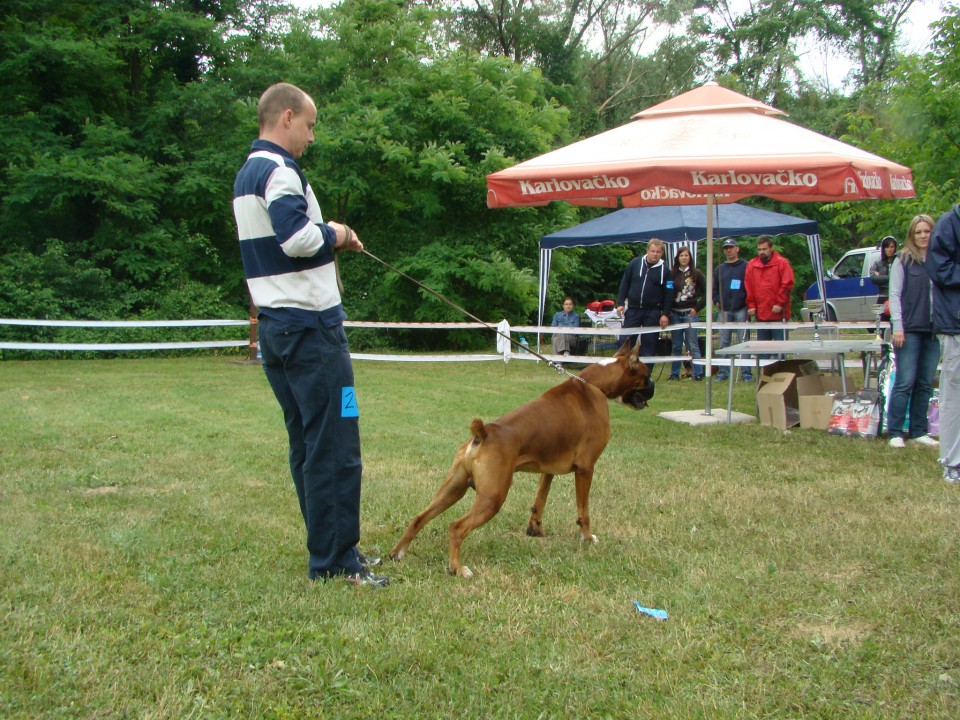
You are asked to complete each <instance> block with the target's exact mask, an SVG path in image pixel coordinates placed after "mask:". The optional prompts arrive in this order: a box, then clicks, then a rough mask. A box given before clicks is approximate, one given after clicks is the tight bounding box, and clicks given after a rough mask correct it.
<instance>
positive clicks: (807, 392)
mask: <svg viewBox="0 0 960 720" xmlns="http://www.w3.org/2000/svg"><path fill="white" fill-rule="evenodd" d="M782 362H784V363H790V365H788V367H792V368H793V370H794V371H796V372H782V371H781V372H777V373H774V374H772V375H767V374H766V372H765V373H764V375H763V376H762V377H761V378H760V387H759V389H758V390H757V409H758V411H759V413H760V424H761V425H767V426H769V427H775V428H777V429H778V430H786V429H787V428H791V427H793V426H794V425H800V427H804V428H818V429H821V430H826V428H827V423H828V422H829V420H830V413H831V411H832V409H833V397H832V395H827V394H826V393H835V392H837V391H839V390H840V388H841V387H842V382H843V381H842V379H841V378H840V377H839V376H832V375H821V374H820V370H819V368H818V367H817V364H816V363H814V362H812V361H809V360H787V361H782ZM774 366H781V367H782V365H781V363H775V364H774V365H773V366H768V368H766V369H765V370H768V369H769V368H770V367H774Z"/></svg>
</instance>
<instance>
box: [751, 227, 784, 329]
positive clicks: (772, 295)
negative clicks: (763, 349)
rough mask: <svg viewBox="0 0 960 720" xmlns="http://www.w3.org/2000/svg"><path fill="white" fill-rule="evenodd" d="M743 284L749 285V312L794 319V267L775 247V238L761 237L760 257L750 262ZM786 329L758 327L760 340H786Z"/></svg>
mask: <svg viewBox="0 0 960 720" xmlns="http://www.w3.org/2000/svg"><path fill="white" fill-rule="evenodd" d="M743 284H744V285H746V288H747V315H749V316H750V317H751V318H756V319H757V320H759V321H760V322H785V321H786V320H789V319H790V292H791V291H792V290H793V268H792V267H790V262H789V261H788V260H787V259H786V258H785V257H784V256H783V255H781V254H780V253H778V252H776V251H775V250H774V249H773V238H771V237H770V236H769V235H761V236H760V237H758V238H757V257H755V258H754V259H753V260H751V261H750V262H749V263H747V271H746V275H745V277H744V281H743ZM785 338H786V335H785V332H784V331H783V330H774V329H772V328H759V329H757V340H784V339H785Z"/></svg>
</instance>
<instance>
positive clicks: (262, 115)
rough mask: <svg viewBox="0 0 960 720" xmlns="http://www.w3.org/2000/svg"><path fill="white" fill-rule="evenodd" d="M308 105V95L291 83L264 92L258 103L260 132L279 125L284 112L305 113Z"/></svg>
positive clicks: (274, 86)
mask: <svg viewBox="0 0 960 720" xmlns="http://www.w3.org/2000/svg"><path fill="white" fill-rule="evenodd" d="M306 104H307V94H306V93H305V92H304V91H303V90H301V89H300V88H298V87H297V86H296V85H291V84H290V83H277V84H276V85H271V86H270V87H268V88H267V89H266V90H264V92H263V95H261V96H260V102H259V103H257V120H258V121H259V122H260V130H264V129H268V128H272V127H273V126H274V125H276V124H277V120H279V119H280V115H281V114H282V113H283V111H284V110H293V114H294V115H299V114H300V113H301V112H303V108H304V106H305V105H306Z"/></svg>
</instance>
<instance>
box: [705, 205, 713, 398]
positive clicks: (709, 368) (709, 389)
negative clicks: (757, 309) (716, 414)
mask: <svg viewBox="0 0 960 720" xmlns="http://www.w3.org/2000/svg"><path fill="white" fill-rule="evenodd" d="M706 351H707V357H706V363H707V364H706V365H705V366H704V368H703V371H704V373H706V376H707V382H706V383H704V385H705V386H706V388H705V390H706V393H707V397H706V399H705V400H704V410H703V414H704V415H712V414H713V413H712V412H711V403H710V401H711V399H712V397H713V195H707V342H706Z"/></svg>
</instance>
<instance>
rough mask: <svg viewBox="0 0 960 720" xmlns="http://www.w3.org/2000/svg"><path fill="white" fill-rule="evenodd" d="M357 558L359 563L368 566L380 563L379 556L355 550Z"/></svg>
mask: <svg viewBox="0 0 960 720" xmlns="http://www.w3.org/2000/svg"><path fill="white" fill-rule="evenodd" d="M357 560H359V561H360V564H361V565H363V566H364V567H368V568H372V567H376V566H377V565H379V564H380V558H378V557H374V556H372V555H364V554H363V553H362V552H360V551H359V550H357Z"/></svg>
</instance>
